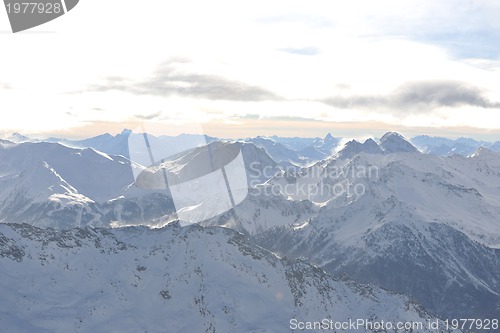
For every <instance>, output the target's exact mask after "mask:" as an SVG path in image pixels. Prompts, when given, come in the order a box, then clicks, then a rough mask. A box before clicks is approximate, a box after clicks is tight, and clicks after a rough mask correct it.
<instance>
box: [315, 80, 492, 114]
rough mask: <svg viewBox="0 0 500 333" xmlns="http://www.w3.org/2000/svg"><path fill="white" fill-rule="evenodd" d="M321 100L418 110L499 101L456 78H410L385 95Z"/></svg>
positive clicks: (342, 104) (488, 105) (340, 104)
mask: <svg viewBox="0 0 500 333" xmlns="http://www.w3.org/2000/svg"><path fill="white" fill-rule="evenodd" d="M322 102H323V103H325V104H328V105H330V106H334V107H338V108H375V107H379V108H380V107H381V108H388V109H401V108H405V109H408V108H411V109H413V110H422V111H430V110H432V109H433V108H438V107H460V106H475V107H482V108H486V109H490V108H500V102H493V101H491V100H489V99H488V98H486V97H485V96H484V91H482V90H481V89H479V88H477V87H475V86H473V85H470V84H467V83H464V82H460V81H413V82H407V83H404V84H403V85H401V86H399V87H398V88H397V89H396V90H395V91H393V92H392V93H390V94H388V95H385V96H381V95H354V96H349V97H330V98H327V99H324V100H322Z"/></svg>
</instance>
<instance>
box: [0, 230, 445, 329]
mask: <svg viewBox="0 0 500 333" xmlns="http://www.w3.org/2000/svg"><path fill="white" fill-rule="evenodd" d="M0 277H1V278H0V292H1V294H2V297H1V299H0V327H2V331H4V332H16V333H23V332H29V333H31V332H39V333H46V332H47V333H48V332H131V333H136V332H153V333H156V332H179V333H182V332H186V333H192V332H220V333H225V332H259V333H265V332H270V333H271V332H272V333H276V332H299V331H304V330H301V329H295V328H297V327H299V325H306V322H310V323H313V322H322V321H323V322H325V323H329V321H330V320H332V321H334V322H340V323H342V322H349V320H351V321H356V320H358V319H359V320H364V321H365V322H370V323H371V325H374V323H379V324H380V323H381V322H382V321H384V322H385V323H387V322H391V325H397V323H405V322H406V323H410V325H411V323H413V325H415V323H416V324H418V323H422V325H423V328H422V329H418V330H417V331H418V332H431V331H432V332H445V331H446V330H445V329H444V323H443V322H438V323H439V324H440V329H438V330H432V329H429V327H428V323H429V322H435V318H433V317H432V316H431V315H429V314H428V313H427V312H425V311H424V310H423V309H422V308H421V307H420V306H419V305H417V304H415V303H414V302H412V301H411V300H410V299H409V298H407V297H405V296H402V295H397V294H393V293H390V292H387V291H384V290H382V289H379V288H376V287H371V286H362V285H359V284H357V283H354V282H353V281H350V280H345V279H344V280H340V279H335V278H332V277H331V276H329V275H328V274H326V273H325V272H324V271H322V270H321V269H319V268H315V267H313V266H310V265H308V264H306V263H304V262H302V261H298V260H286V259H279V258H277V257H276V256H274V255H273V254H272V253H270V252H268V251H266V250H264V249H262V248H260V247H258V246H256V245H255V244H252V243H250V242H248V241H247V240H246V239H245V238H244V237H243V236H242V235H241V234H238V233H237V232H234V231H232V230H229V229H224V228H201V227H199V226H190V227H184V228H181V227H179V226H178V225H173V224H172V225H170V226H169V227H166V228H163V229H157V230H148V229H146V228H125V229H115V230H109V229H91V228H77V229H72V230H67V231H54V230H53V229H39V228H36V227H33V226H30V225H27V224H22V225H6V224H3V225H0ZM300 323H302V324H300ZM360 324H361V323H360ZM332 325H333V324H332ZM365 325H368V324H365ZM385 325H387V324H385ZM316 327H317V326H316ZM332 329H333V327H332ZM329 330H330V328H329ZM355 330H356V331H359V332H375V331H380V330H379V329H378V330H377V329H374V328H372V329H366V327H365V326H363V325H360V326H358V327H356V329H355ZM313 331H319V330H318V329H315V330H313ZM390 331H393V330H390ZM395 331H398V332H403V331H404V330H395Z"/></svg>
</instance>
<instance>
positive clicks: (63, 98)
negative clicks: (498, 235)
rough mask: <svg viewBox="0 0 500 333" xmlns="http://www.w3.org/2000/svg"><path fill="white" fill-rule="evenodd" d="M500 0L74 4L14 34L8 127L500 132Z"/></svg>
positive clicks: (8, 53) (0, 102) (50, 130)
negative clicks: (59, 14)
mask: <svg viewBox="0 0 500 333" xmlns="http://www.w3.org/2000/svg"><path fill="white" fill-rule="evenodd" d="M498 17H500V1H465V0H453V1H452V0H441V1H422V0H406V1H401V0H400V1H396V0H381V1H360V0H358V1H356V0H354V1H349V2H346V1H342V2H341V1H308V2H305V1H252V2H242V1H211V2H207V1H182V2H173V1H165V0H144V1H141V2H136V1H123V0H121V1H118V0H106V1H97V0H80V3H79V4H78V5H77V6H76V7H75V8H74V9H73V10H72V11H70V12H69V13H68V14H66V15H64V16H62V17H60V18H58V19H56V20H54V21H52V22H49V23H47V24H44V25H41V26H39V27H36V28H33V29H31V30H28V31H26V32H24V33H17V34H12V33H10V26H9V23H8V18H7V15H6V12H5V10H0V43H1V45H2V52H1V56H0V60H1V61H0V107H1V116H0V117H1V118H0V120H1V121H0V136H2V135H3V136H8V135H9V134H10V133H12V132H21V133H23V134H28V135H35V136H59V137H61V136H63V137H88V136H92V135H96V134H101V133H104V132H110V133H112V134H115V133H119V132H120V131H121V129H122V128H130V129H133V130H136V129H141V128H142V127H141V126H144V127H145V128H148V129H151V131H153V132H156V134H160V133H161V134H178V133H182V132H201V133H206V134H209V135H214V136H218V137H245V136H256V135H271V134H277V135H282V136H324V135H325V134H326V133H328V132H332V134H334V135H336V136H351V137H360V136H380V135H381V134H382V133H383V132H386V131H389V130H396V131H399V132H401V133H403V134H405V135H407V136H413V135H417V134H430V135H438V136H448V137H458V136H468V137H475V138H480V139H487V140H491V141H493V140H500V43H499V40H500V20H498Z"/></svg>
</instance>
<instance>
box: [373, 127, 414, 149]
mask: <svg viewBox="0 0 500 333" xmlns="http://www.w3.org/2000/svg"><path fill="white" fill-rule="evenodd" d="M379 146H380V147H381V148H382V149H383V150H384V152H385V153H416V152H418V149H417V148H415V146H413V145H412V144H411V143H410V142H409V141H408V140H406V139H405V138H404V137H403V136H402V135H401V134H399V133H397V132H387V133H385V134H384V135H383V136H382V137H381V138H380V140H379Z"/></svg>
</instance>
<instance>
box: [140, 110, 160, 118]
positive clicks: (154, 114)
mask: <svg viewBox="0 0 500 333" xmlns="http://www.w3.org/2000/svg"><path fill="white" fill-rule="evenodd" d="M161 113H162V112H161V111H158V112H155V113H150V114H136V115H135V117H136V118H139V119H143V120H153V119H156V118H158V117H159V116H161Z"/></svg>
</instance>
